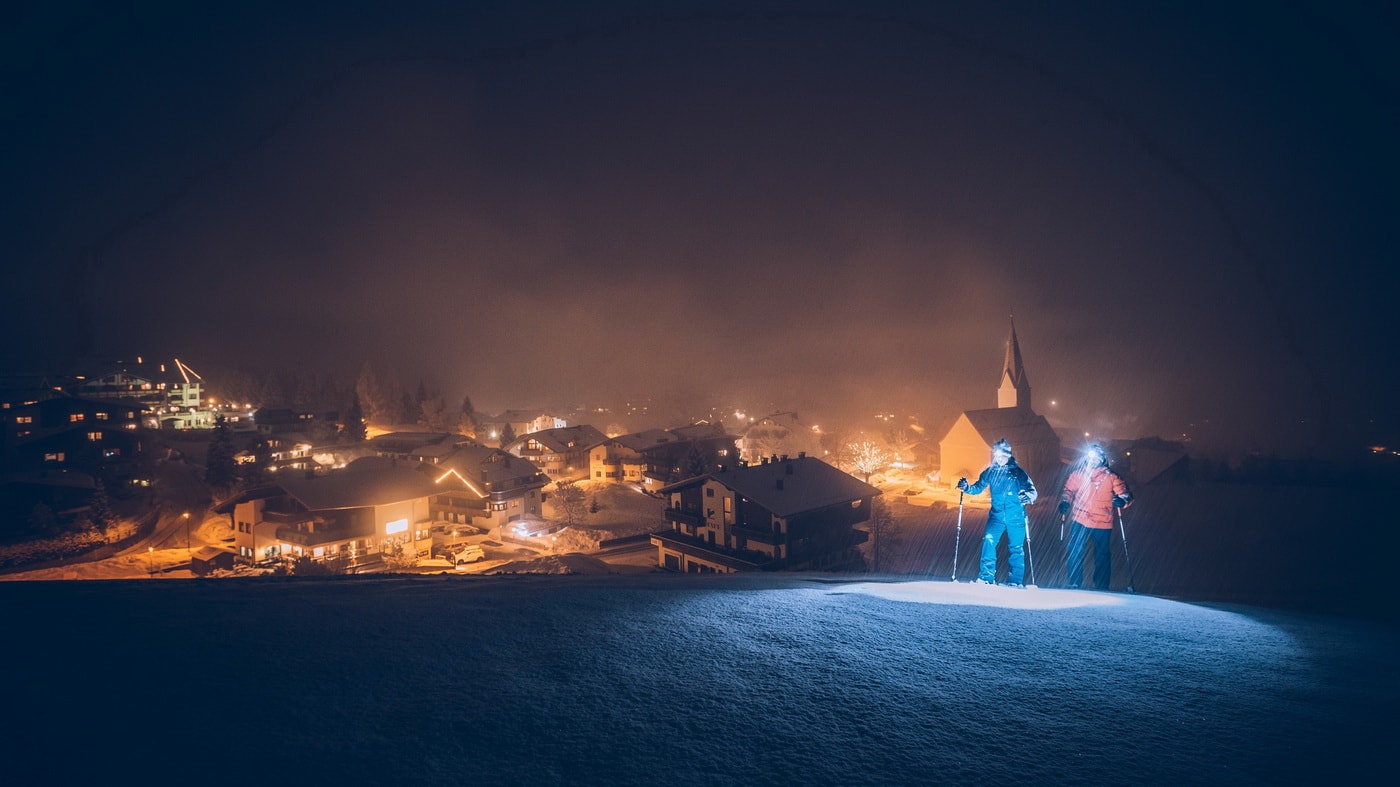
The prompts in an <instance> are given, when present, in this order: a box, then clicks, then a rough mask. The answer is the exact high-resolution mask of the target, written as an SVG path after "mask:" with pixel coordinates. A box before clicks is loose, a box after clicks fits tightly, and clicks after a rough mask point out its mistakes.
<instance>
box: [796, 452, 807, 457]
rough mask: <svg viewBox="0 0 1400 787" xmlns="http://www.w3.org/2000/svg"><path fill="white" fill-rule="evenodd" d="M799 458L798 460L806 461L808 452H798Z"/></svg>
mask: <svg viewBox="0 0 1400 787" xmlns="http://www.w3.org/2000/svg"><path fill="white" fill-rule="evenodd" d="M797 458H798V459H806V458H807V452H806V451H798V452H797Z"/></svg>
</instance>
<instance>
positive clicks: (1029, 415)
mask: <svg viewBox="0 0 1400 787" xmlns="http://www.w3.org/2000/svg"><path fill="white" fill-rule="evenodd" d="M963 415H964V416H966V417H967V420H968V422H970V423H971V424H972V428H974V429H976V430H977V433H978V434H980V435H982V437H983V438H985V439H986V441H987V442H988V444H990V443H992V442H994V441H996V440H1000V439H1001V438H1003V437H1004V438H1006V439H1007V441H1009V442H1010V443H1011V449H1012V451H1013V452H1014V451H1015V450H1017V447H1018V446H1020V445H1027V444H1031V443H1040V442H1047V441H1054V442H1055V443H1059V442H1060V436H1059V435H1058V434H1056V433H1055V430H1054V428H1052V427H1051V426H1050V422H1049V421H1047V420H1045V416H1043V415H1037V414H1036V413H1034V412H1032V411H1031V410H1029V409H1027V408H1025V407H992V408H988V409H986V410H968V411H967V412H965V413H963Z"/></svg>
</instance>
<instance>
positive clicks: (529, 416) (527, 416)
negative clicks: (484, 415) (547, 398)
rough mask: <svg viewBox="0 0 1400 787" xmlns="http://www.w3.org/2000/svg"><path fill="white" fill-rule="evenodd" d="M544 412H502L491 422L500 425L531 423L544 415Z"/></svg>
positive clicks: (538, 410)
mask: <svg viewBox="0 0 1400 787" xmlns="http://www.w3.org/2000/svg"><path fill="white" fill-rule="evenodd" d="M544 414H545V412H544V410H540V409H535V410H504V411H502V412H501V414H500V415H498V416H496V417H495V418H492V419H491V420H492V421H497V422H500V423H520V422H521V421H533V420H535V419H536V418H539V417H540V416H542V415H544Z"/></svg>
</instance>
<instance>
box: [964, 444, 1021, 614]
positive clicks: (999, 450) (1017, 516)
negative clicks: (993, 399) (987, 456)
mask: <svg viewBox="0 0 1400 787" xmlns="http://www.w3.org/2000/svg"><path fill="white" fill-rule="evenodd" d="M958 489H959V490H961V491H962V492H963V493H965V494H969V495H980V494H982V490H984V489H990V490H991V491H990V494H991V497H992V511H991V514H990V515H989V516H988V517H987V529H986V530H985V531H983V533H982V565H981V567H980V569H979V570H978V572H977V582H978V583H979V584H983V585H994V584H996V575H997V543H998V542H1000V541H1001V537H1002V536H1003V535H1005V536H1006V537H1007V539H1008V544H1007V546H1009V547H1010V548H1011V556H1010V561H1009V562H1010V564H1011V572H1010V575H1009V576H1007V578H1006V584H1007V585H1009V586H1010V587H1016V588H1022V587H1025V576H1026V557H1025V552H1024V547H1025V543H1026V506H1028V505H1030V504H1031V503H1034V502H1035V498H1036V496H1037V494H1038V493H1037V492H1036V491H1035V484H1034V483H1032V482H1031V477H1030V476H1028V475H1026V471H1025V470H1022V469H1021V466H1020V465H1018V464H1016V458H1015V457H1014V456H1012V455H1011V444H1010V443H1008V442H1006V440H1005V439H1004V438H1003V439H1001V440H998V441H996V443H994V444H993V445H992V463H991V464H990V465H988V466H987V468H986V469H985V470H983V471H982V474H981V475H979V476H977V481H976V482H974V483H972V484H969V483H968V482H967V479H966V478H960V479H958Z"/></svg>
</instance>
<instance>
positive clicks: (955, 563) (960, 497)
mask: <svg viewBox="0 0 1400 787" xmlns="http://www.w3.org/2000/svg"><path fill="white" fill-rule="evenodd" d="M962 508H963V493H962V490H958V532H957V534H956V535H955V536H953V574H952V576H950V577H949V578H948V579H949V580H951V581H953V582H957V581H958V543H959V542H960V541H962Z"/></svg>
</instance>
